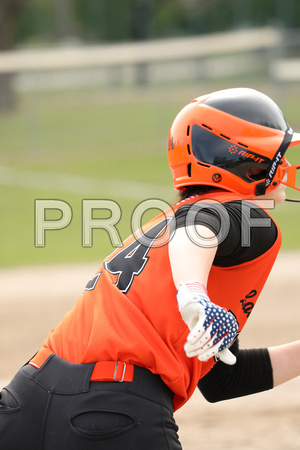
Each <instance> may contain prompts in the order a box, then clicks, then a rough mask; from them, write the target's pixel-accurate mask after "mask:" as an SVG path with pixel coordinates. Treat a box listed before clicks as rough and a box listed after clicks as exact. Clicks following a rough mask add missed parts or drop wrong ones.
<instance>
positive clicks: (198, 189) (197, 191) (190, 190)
mask: <svg viewBox="0 0 300 450" xmlns="http://www.w3.org/2000/svg"><path fill="white" fill-rule="evenodd" d="M221 190H223V189H220V188H216V187H212V186H202V185H192V186H186V187H184V188H183V189H182V190H181V191H180V193H179V197H180V200H185V199H186V198H189V197H191V196H192V195H204V194H209V193H210V192H215V191H221Z"/></svg>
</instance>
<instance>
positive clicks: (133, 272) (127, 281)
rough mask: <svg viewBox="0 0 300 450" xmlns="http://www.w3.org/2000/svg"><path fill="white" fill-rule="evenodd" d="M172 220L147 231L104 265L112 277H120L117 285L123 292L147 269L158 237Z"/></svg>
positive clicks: (164, 221)
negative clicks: (152, 248)
mask: <svg viewBox="0 0 300 450" xmlns="http://www.w3.org/2000/svg"><path fill="white" fill-rule="evenodd" d="M170 220H171V218H169V217H168V218H165V219H164V220H162V221H161V222H159V223H158V224H156V225H154V226H153V227H152V228H150V229H149V230H148V231H146V232H145V233H144V234H143V235H142V236H141V237H140V238H139V239H138V240H135V241H133V242H132V243H131V244H129V245H128V246H126V247H125V248H124V249H123V250H120V251H119V252H118V253H117V254H116V255H115V256H113V257H112V258H111V259H110V260H109V261H106V262H105V263H104V267H105V269H106V270H107V271H108V272H110V273H111V274H112V275H118V279H117V282H116V283H115V284H116V286H117V287H118V289H120V291H121V292H124V293H126V292H128V291H129V289H130V287H131V285H132V282H133V279H134V277H135V276H137V275H139V274H140V273H141V272H142V271H143V270H144V268H145V265H146V264H147V262H148V260H149V257H148V256H147V254H148V252H149V250H150V248H151V247H152V246H153V244H154V242H155V240H156V239H157V237H158V236H159V235H160V234H161V233H162V232H163V231H164V230H165V228H166V227H167V225H168V222H169V221H170Z"/></svg>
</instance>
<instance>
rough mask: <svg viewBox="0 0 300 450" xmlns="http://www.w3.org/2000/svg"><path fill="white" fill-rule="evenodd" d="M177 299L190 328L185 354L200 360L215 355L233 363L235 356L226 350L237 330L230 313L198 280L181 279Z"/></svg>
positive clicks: (225, 361) (228, 362) (205, 359)
mask: <svg viewBox="0 0 300 450" xmlns="http://www.w3.org/2000/svg"><path fill="white" fill-rule="evenodd" d="M177 302H178V306H179V310H180V312H181V315H182V318H183V320H184V321H185V323H186V324H187V326H188V327H189V329H190V334H189V335H188V338H187V342H186V344H185V346H184V349H185V352H186V355H187V356H188V357H189V358H192V357H193V356H197V357H198V359H199V360H200V361H207V360H208V359H210V358H212V357H217V358H218V359H220V360H221V361H223V362H224V363H226V364H230V365H232V364H235V362H236V357H235V356H234V355H233V354H232V353H231V352H230V350H228V347H229V346H230V345H231V344H232V342H233V341H234V338H235V336H236V333H237V330H238V324H237V321H236V319H235V317H234V316H233V314H231V313H230V312H228V311H227V310H226V309H225V308H222V307H220V306H218V305H216V304H214V303H212V302H211V301H210V299H209V297H208V295H207V291H206V288H205V286H204V285H203V284H202V283H200V282H199V281H190V282H187V283H181V284H180V286H179V288H178V291H177Z"/></svg>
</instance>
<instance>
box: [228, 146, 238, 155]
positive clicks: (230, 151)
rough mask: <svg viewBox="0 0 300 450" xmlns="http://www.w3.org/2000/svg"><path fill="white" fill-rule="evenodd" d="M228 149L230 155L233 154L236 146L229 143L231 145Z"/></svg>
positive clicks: (236, 149)
mask: <svg viewBox="0 0 300 450" xmlns="http://www.w3.org/2000/svg"><path fill="white" fill-rule="evenodd" d="M228 151H229V153H231V154H232V155H234V154H235V153H236V152H237V151H238V148H237V146H236V145H231V146H230V147H229V148H228Z"/></svg>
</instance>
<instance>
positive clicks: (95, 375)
mask: <svg viewBox="0 0 300 450" xmlns="http://www.w3.org/2000/svg"><path fill="white" fill-rule="evenodd" d="M51 355H53V352H52V351H51V350H50V349H48V348H46V347H43V348H41V350H39V351H38V352H37V354H36V355H35V356H34V357H33V358H32V359H31V360H30V361H29V363H28V364H30V365H31V366H33V367H35V368H36V369H39V368H40V367H41V366H42V365H43V364H44V362H45V361H46V360H47V359H48V358H49V356H51ZM133 374H134V365H133V364H127V363H125V362H123V361H99V362H96V363H95V366H94V369H93V371H92V374H91V378H90V381H119V382H122V381H129V382H131V381H132V380H133Z"/></svg>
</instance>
